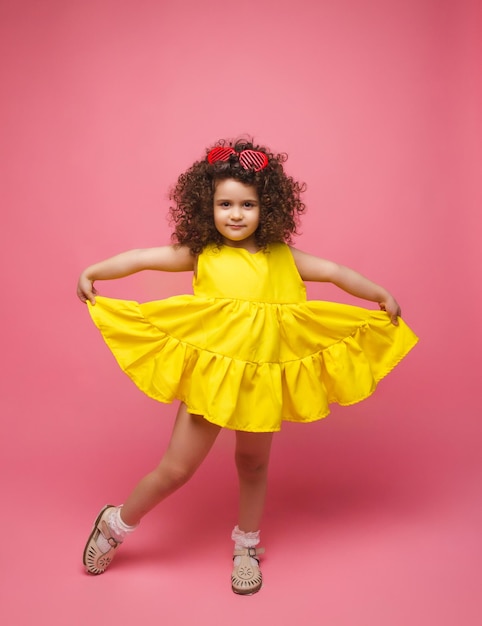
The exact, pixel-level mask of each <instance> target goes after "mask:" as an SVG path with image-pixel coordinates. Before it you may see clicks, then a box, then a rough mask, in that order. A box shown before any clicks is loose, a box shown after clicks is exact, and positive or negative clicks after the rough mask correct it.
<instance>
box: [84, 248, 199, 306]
mask: <svg viewBox="0 0 482 626" xmlns="http://www.w3.org/2000/svg"><path fill="white" fill-rule="evenodd" d="M194 264H195V257H194V256H192V254H191V252H190V250H189V248H188V247H186V246H161V247H159V248H141V249H138V250H129V251H128V252H122V253H121V254H118V255H116V256H113V257H110V258H109V259H105V260H104V261H100V262H99V263H95V264H94V265H90V266H89V267H87V268H86V269H85V270H84V271H83V272H82V274H81V275H80V277H79V282H78V284H77V296H78V297H79V298H80V299H81V300H82V302H87V300H89V302H90V303H91V304H95V295H96V293H97V291H96V289H95V287H94V282H95V281H96V280H111V279H114V278H122V277H124V276H130V274H135V273H136V272H141V271H142V270H160V271H164V272H187V271H190V270H191V271H192V270H193V269H194Z"/></svg>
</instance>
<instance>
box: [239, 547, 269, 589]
mask: <svg viewBox="0 0 482 626" xmlns="http://www.w3.org/2000/svg"><path fill="white" fill-rule="evenodd" d="M263 553H264V548H242V549H241V550H235V551H234V552H233V557H236V556H238V557H240V558H239V563H238V565H235V566H234V569H233V573H232V574H231V588H232V590H233V591H234V593H239V594H240V595H243V596H247V595H252V594H253V593H256V592H258V591H259V590H260V589H261V585H262V584H263V577H262V575H261V570H260V569H259V559H258V558H257V557H258V554H263ZM251 559H254V560H255V561H256V562H257V563H258V565H253V563H252V562H251Z"/></svg>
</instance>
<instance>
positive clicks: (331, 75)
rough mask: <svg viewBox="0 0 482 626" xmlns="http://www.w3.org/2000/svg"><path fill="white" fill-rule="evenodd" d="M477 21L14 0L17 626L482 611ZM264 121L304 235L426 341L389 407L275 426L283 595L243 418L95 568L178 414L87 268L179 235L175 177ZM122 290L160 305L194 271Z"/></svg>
mask: <svg viewBox="0 0 482 626" xmlns="http://www.w3.org/2000/svg"><path fill="white" fill-rule="evenodd" d="M481 19H482V14H481V10H480V3H478V2H477V1H476V0H474V1H473V2H471V1H469V0H465V1H464V0H457V1H455V0H454V1H452V2H451V1H450V0H449V1H447V2H435V1H433V0H404V1H403V2H402V1H394V0H365V1H364V2H356V1H355V0H339V1H338V2H329V1H326V2H325V1H320V2H314V1H312V0H299V1H298V2H288V1H286V0H276V1H274V0H265V1H260V0H257V1H256V2H254V1H252V0H244V1H243V2H242V3H235V2H226V1H224V2H221V1H220V0H214V1H207V2H197V1H194V0H191V1H188V0H177V1H174V0H167V1H158V2H155V1H154V0H136V1H135V2H134V1H132V0H127V1H120V0H99V1H97V2H95V1H93V0H87V1H86V0H68V1H61V0H43V1H42V2H33V1H26V0H25V1H22V0H19V1H17V2H13V1H7V0H4V1H3V2H1V3H0V48H1V50H0V52H1V59H2V69H1V71H2V76H1V86H2V94H3V95H2V102H1V118H0V119H1V124H2V129H1V139H0V141H1V148H0V149H1V167H0V176H1V187H2V190H1V206H2V223H3V227H2V247H1V254H2V268H3V272H2V291H3V306H2V312H1V315H2V328H3V332H2V337H3V340H2V351H3V357H4V358H3V372H4V374H3V376H2V380H1V384H2V389H1V404H2V408H1V416H2V417H1V419H2V434H1V444H0V445H1V447H2V450H1V463H2V494H3V498H4V502H3V504H2V514H1V518H0V519H1V521H0V524H1V529H2V550H1V556H0V560H1V563H2V567H1V576H2V581H1V584H0V594H1V596H2V598H1V601H0V618H1V622H2V623H3V624H8V625H9V626H10V625H14V626H17V625H22V626H23V625H30V624H33V623H35V624H41V625H43V624H46V625H47V624H48V625H49V626H57V625H62V626H64V625H66V624H68V625H69V626H77V625H85V624H88V623H91V624H101V623H112V624H114V623H115V624H124V623H131V621H132V620H133V619H135V621H136V623H142V624H146V625H148V626H149V625H151V624H156V625H157V624H160V623H164V624H169V625H177V624H187V623H190V622H193V623H198V624H204V623H206V624H207V623H210V624H228V623H229V624H232V625H236V624H245V623H250V624H262V623H276V624H279V625H282V626H283V625H284V624H292V623H293V622H294V623H298V624H309V625H311V624H316V625H317V624H321V623H323V624H327V625H330V626H335V625H336V626H345V625H346V626H365V625H367V626H368V625H370V626H377V625H383V626H398V625H400V626H402V625H403V626H406V625H407V624H411V625H412V626H426V625H427V624H437V626H445V625H449V624H463V625H464V626H472V625H476V624H477V625H478V624H480V623H481V620H482V607H481V600H480V562H481V558H482V549H481V538H480V537H481V523H482V508H481V505H482V495H481V489H480V484H481V464H482V461H481V457H482V455H481V451H480V435H481V425H480V424H481V421H480V408H479V406H478V404H479V402H478V396H479V393H478V388H479V387H480V349H481V347H482V346H481V334H480V323H479V319H480V309H481V290H480V235H481V229H480V226H481V219H480V208H481V201H482V190H481V183H480V171H481V164H482V158H481V156H482V152H481V146H482V132H481V131H482V128H481V126H482V124H481V117H480V111H481V110H482V85H481V78H480V77H481V74H480V61H481V58H482V45H481V42H482V38H481V37H480V25H481ZM245 132H247V133H250V134H252V135H254V136H255V138H256V139H258V140H259V141H260V142H262V143H266V144H267V145H269V146H271V148H272V149H274V150H280V151H286V152H288V154H289V155H290V158H289V161H288V163H287V169H288V171H289V172H290V173H291V174H293V175H294V176H295V177H297V178H300V179H302V180H304V181H306V182H307V184H308V192H307V194H306V201H307V203H308V205H309V211H308V213H307V214H306V217H305V219H304V222H303V234H302V236H301V237H300V238H299V239H298V242H297V245H298V247H300V248H302V249H304V250H307V251H309V252H312V253H316V254H319V255H321V256H325V257H328V258H332V259H334V260H337V261H340V262H342V263H345V264H347V265H351V266H353V267H355V268H356V269H358V270H359V271H361V272H363V273H365V274H367V275H368V276H370V277H371V278H373V279H374V280H376V281H378V282H380V283H382V284H384V285H386V286H387V287H388V288H390V289H391V290H392V291H393V292H394V293H395V294H396V296H397V298H398V299H399V300H400V302H401V303H402V307H403V311H404V317H405V319H406V320H407V322H408V323H409V324H410V325H411V326H412V327H413V329H414V330H415V331H416V332H417V333H418V334H419V336H420V338H421V342H420V344H419V346H418V347H417V348H416V349H415V350H414V351H413V352H412V353H411V354H410V356H409V357H408V358H407V359H406V360H405V361H404V362H403V363H402V364H401V365H400V366H399V367H398V368H397V369H396V370H395V372H394V373H393V374H392V375H391V376H390V377H389V378H388V379H387V380H385V381H384V382H383V383H382V384H381V385H380V387H379V390H378V392H377V394H376V395H375V396H374V397H372V398H371V399H369V400H367V401H365V402H363V403H361V404H359V405H357V406H354V407H350V408H345V409H340V408H338V407H334V409H333V412H332V415H331V416H330V417H329V418H327V419H326V420H324V421H323V422H320V423H316V424H312V425H309V426H306V427H301V426H293V425H290V424H288V425H286V427H285V428H284V430H283V431H282V433H281V434H280V435H279V436H278V437H277V440H276V442H275V449H274V453H273V462H272V470H271V489H270V493H269V500H268V504H267V510H266V518H265V522H264V526H263V533H264V534H263V538H264V540H263V543H264V545H265V546H266V548H267V557H266V559H265V561H264V567H263V571H264V576H265V581H266V582H265V586H264V588H263V590H262V592H261V593H260V594H258V595H257V596H254V597H252V598H239V597H236V596H234V595H233V594H232V593H231V591H230V588H229V573H230V550H231V543H230V539H229V534H230V530H231V528H232V526H233V524H234V521H235V512H236V489H235V485H236V481H235V472H234V467H233V463H232V459H231V457H232V448H233V438H232V434H231V433H228V432H226V433H222V436H221V437H220V439H219V440H218V442H217V444H216V447H215V449H214V450H213V453H212V454H211V456H210V457H209V459H208V460H207V462H206V464H205V465H204V466H203V467H202V468H201V470H200V472H199V474H198V475H197V476H196V477H195V478H194V480H193V481H192V482H191V483H190V484H189V485H188V486H187V487H186V488H185V489H184V490H183V491H182V492H180V493H178V494H176V495H175V496H174V497H173V498H172V499H171V500H170V501H168V502H167V503H165V505H164V506H163V507H160V508H159V509H158V510H156V511H155V512H154V513H153V514H152V515H151V516H149V517H148V518H146V519H145V521H144V522H143V524H142V528H141V529H139V531H138V533H137V534H136V535H135V536H134V537H132V539H131V540H130V542H129V544H128V545H126V546H124V547H123V551H122V553H121V554H120V555H119V556H118V557H117V560H116V563H115V565H114V566H113V567H112V569H111V570H110V571H109V572H108V573H107V574H106V575H105V576H101V577H89V576H87V575H85V574H84V573H83V571H82V566H81V554H82V549H83V545H84V542H85V539H86V536H87V534H88V531H89V529H90V526H91V524H92V521H93V518H94V517H95V514H96V513H97V510H98V509H99V508H100V506H101V505H103V504H104V503H105V502H106V501H113V502H119V501H121V499H122V498H123V497H124V495H125V494H126V491H127V490H128V489H130V488H131V487H132V485H133V483H134V482H135V481H136V479H137V478H138V477H139V476H140V475H142V474H143V473H144V472H146V471H147V470H149V469H151V467H152V466H153V465H154V464H155V463H156V462H157V459H158V457H159V456H160V454H161V453H162V451H163V449H164V446H165V444H166V441H167V437H168V435H169V431H170V428H171V424H172V416H173V413H174V408H175V407H171V406H164V405H160V404H156V403H155V402H153V401H151V400H149V399H147V398H145V397H144V396H142V394H140V393H139V392H138V391H137V390H136V389H135V387H134V386H133V385H132V384H131V383H130V382H129V381H128V379H127V378H125V377H124V375H123V374H122V373H121V372H120V371H119V370H118V368H117V366H116V365H115V363H114V361H113V359H112V357H111V355H110V354H109V353H108V351H107V349H106V347H105V346H104V344H103V342H102V340H101V338H100V336H99V335H98V333H97V331H96V330H95V329H94V327H93V325H92V323H91V322H90V320H89V318H88V315H87V311H86V310H85V308H84V307H83V305H81V304H80V303H79V302H78V301H77V299H76V297H75V285H76V280H77V276H78V274H79V272H80V270H81V269H82V268H83V267H84V266H85V265H87V264H89V263H92V262H94V261H95V260H98V259H100V258H104V257H106V256H109V255H111V254H113V253H115V252H118V251H121V250H124V249H128V248H133V247H140V246H151V245H157V244H164V243H167V242H168V241H169V228H168V224H167V221H166V218H165V216H166V212H167V207H168V201H167V193H168V189H169V187H170V185H171V184H172V183H173V182H174V181H175V179H176V177H177V175H178V174H179V173H180V172H181V171H182V170H183V169H185V168H186V167H188V166H189V165H190V164H191V163H192V161H193V160H194V159H197V158H199V157H200V156H201V155H202V154H203V150H204V147H205V146H206V145H209V144H210V143H212V142H213V141H215V140H216V139H218V138H220V137H225V136H227V137H233V136H236V135H238V134H240V133H245ZM100 286H101V288H102V292H103V293H104V294H105V295H113V296H118V297H126V298H132V299H141V300H149V299H155V298H160V297H164V296H168V295H171V294H174V293H182V292H183V291H185V290H186V289H189V286H190V277H189V276H188V275H156V274H144V275H139V276H136V277H132V278H129V279H126V280H124V281H120V282H118V283H115V284H114V283H111V284H102V285H100ZM310 294H311V296H312V297H316V298H320V299H323V298H326V299H339V300H341V301H351V300H350V299H348V298H347V297H346V296H344V294H342V293H340V292H336V291H335V290H334V289H331V288H329V287H327V286H322V285H312V286H310Z"/></svg>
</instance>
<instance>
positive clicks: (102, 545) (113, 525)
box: [96, 504, 138, 553]
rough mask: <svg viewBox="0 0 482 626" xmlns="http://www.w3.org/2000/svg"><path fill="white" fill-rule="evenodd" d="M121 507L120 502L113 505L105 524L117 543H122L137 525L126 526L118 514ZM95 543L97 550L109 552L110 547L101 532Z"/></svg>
mask: <svg viewBox="0 0 482 626" xmlns="http://www.w3.org/2000/svg"><path fill="white" fill-rule="evenodd" d="M121 508H122V504H121V505H120V506H116V507H114V508H113V509H112V510H111V511H109V514H108V515H107V526H108V527H109V530H110V531H111V533H112V536H113V537H114V539H115V540H116V541H118V542H119V543H122V542H123V541H124V539H125V538H126V537H127V535H129V534H130V533H132V532H134V530H135V529H136V528H137V526H138V525H136V526H128V525H127V524H126V523H125V522H124V520H123V519H122V517H121V514H120V512H121ZM96 543H97V545H98V546H99V550H100V551H101V552H103V553H106V552H109V550H110V549H111V547H112V546H111V545H110V544H109V542H108V541H107V539H106V538H105V537H104V535H102V534H100V535H99V536H98V538H97V541H96Z"/></svg>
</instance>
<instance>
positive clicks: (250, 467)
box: [235, 431, 273, 532]
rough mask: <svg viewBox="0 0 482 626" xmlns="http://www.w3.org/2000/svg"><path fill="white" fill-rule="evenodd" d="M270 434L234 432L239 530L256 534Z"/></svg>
mask: <svg viewBox="0 0 482 626" xmlns="http://www.w3.org/2000/svg"><path fill="white" fill-rule="evenodd" d="M272 439H273V433H246V432H241V431H237V432H236V455H235V458H236V467H237V470H238V478H239V518H238V526H239V529H240V530H242V531H244V532H255V531H257V530H259V527H260V523H261V517H262V514H263V509H264V501H265V497H266V486H267V479H268V464H269V455H270V450H271V442H272Z"/></svg>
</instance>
